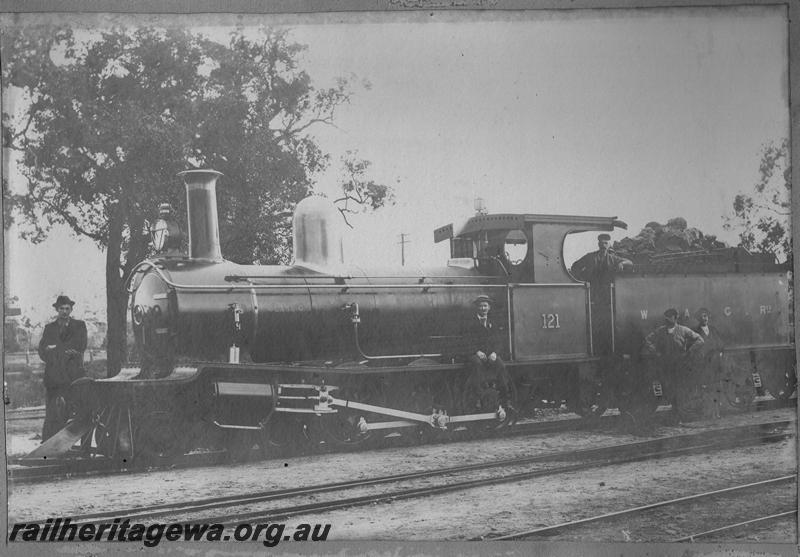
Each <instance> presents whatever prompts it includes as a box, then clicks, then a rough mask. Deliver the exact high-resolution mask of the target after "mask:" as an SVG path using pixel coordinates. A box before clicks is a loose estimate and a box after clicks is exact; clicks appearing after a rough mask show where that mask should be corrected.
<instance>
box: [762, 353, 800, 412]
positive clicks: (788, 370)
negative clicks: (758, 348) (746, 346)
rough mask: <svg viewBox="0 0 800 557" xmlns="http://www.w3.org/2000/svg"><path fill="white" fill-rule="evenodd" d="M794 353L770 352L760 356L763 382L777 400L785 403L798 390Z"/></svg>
mask: <svg viewBox="0 0 800 557" xmlns="http://www.w3.org/2000/svg"><path fill="white" fill-rule="evenodd" d="M792 359H793V354H792V353H785V352H784V353H774V352H769V353H766V354H762V355H759V357H758V369H759V371H760V373H761V381H762V383H763V385H764V387H765V388H766V390H767V391H769V394H770V395H772V398H774V399H775V400H778V401H781V402H785V401H787V400H789V398H790V397H791V396H792V394H793V393H794V391H795V389H796V388H797V372H796V369H795V365H794V362H793V361H792Z"/></svg>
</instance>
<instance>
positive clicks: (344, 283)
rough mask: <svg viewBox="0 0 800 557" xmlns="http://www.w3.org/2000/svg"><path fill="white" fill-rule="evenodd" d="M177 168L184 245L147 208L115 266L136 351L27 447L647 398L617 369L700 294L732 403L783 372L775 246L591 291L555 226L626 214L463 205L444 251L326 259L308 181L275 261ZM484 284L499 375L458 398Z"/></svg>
mask: <svg viewBox="0 0 800 557" xmlns="http://www.w3.org/2000/svg"><path fill="white" fill-rule="evenodd" d="M181 176H182V178H183V180H184V182H185V186H186V196H187V197H186V198H187V210H188V254H187V253H184V251H183V250H182V248H181V246H182V245H183V243H184V238H183V237H182V234H181V231H180V230H179V228H178V226H177V225H176V224H175V223H174V222H172V220H171V218H170V216H169V214H168V212H167V211H166V210H165V212H164V213H163V214H162V219H160V220H159V221H158V222H157V223H156V225H155V226H154V227H153V231H152V233H153V243H154V246H155V248H156V249H157V250H158V255H157V256H156V257H154V258H152V259H148V260H145V261H142V262H141V263H140V264H139V265H138V266H137V267H136V268H135V269H134V271H133V273H132V275H131V277H130V279H129V293H130V311H131V323H132V327H133V332H134V336H135V339H136V353H137V354H138V355H139V358H140V362H139V363H138V365H136V366H135V367H130V368H125V369H123V370H122V372H121V373H120V374H119V375H117V376H115V377H112V378H109V379H100V380H93V379H81V380H79V381H78V382H76V384H75V385H73V390H74V393H75V397H74V398H75V400H76V401H78V405H79V408H80V412H79V414H78V416H77V418H76V419H74V420H73V421H72V422H71V423H70V424H69V425H68V426H67V428H65V430H63V431H62V432H61V433H59V434H58V435H57V436H56V437H54V438H53V439H51V440H48V441H47V442H46V443H44V444H43V445H42V446H41V447H39V448H38V449H37V450H36V451H35V452H34V453H33V454H32V455H31V456H48V455H55V454H58V453H60V452H63V451H64V450H65V449H66V448H68V447H69V446H72V445H73V444H74V443H75V442H76V441H77V440H78V439H80V438H83V439H84V443H83V444H84V448H85V450H87V451H91V452H93V453H99V454H103V455H106V456H110V457H115V458H132V457H136V458H138V457H141V456H147V457H151V456H154V455H157V456H165V455H175V454H179V453H182V451H184V450H187V449H190V448H194V447H204V446H209V445H214V444H222V445H224V446H227V447H228V448H229V449H231V448H233V447H234V446H241V447H251V446H253V444H254V443H255V444H256V445H258V446H261V447H264V448H266V449H271V448H278V447H282V446H285V445H287V444H293V443H297V442H298V440H303V439H308V438H313V439H324V440H325V441H326V442H329V443H336V444H343V445H357V444H360V443H363V442H365V441H367V440H369V439H370V438H375V437H379V436H386V435H388V434H392V435H397V434H398V432H399V433H401V434H402V433H405V434H410V435H412V436H415V437H417V436H426V435H429V434H431V433H435V432H437V431H445V430H454V429H459V428H466V429H478V430H485V429H490V430H491V429H495V428H502V427H505V426H507V425H509V424H510V423H512V422H513V421H514V420H515V419H516V418H517V417H518V416H519V415H520V414H525V413H529V412H530V411H531V409H533V408H536V407H540V406H542V405H553V404H555V405H564V404H565V405H566V406H567V407H568V408H569V409H571V410H572V411H574V412H577V413H578V414H581V415H583V416H587V417H589V416H593V415H599V414H602V413H603V412H604V411H605V410H606V408H607V407H609V406H610V405H614V404H617V405H619V406H622V405H623V403H625V402H626V401H624V400H622V398H624V396H629V397H630V396H636V397H645V398H648V400H651V399H652V400H654V401H657V395H658V392H657V390H656V392H653V391H652V390H649V391H647V392H637V393H636V394H635V395H630V393H628V395H625V393H626V391H625V389H624V388H620V387H619V385H620V383H621V382H622V383H624V378H625V377H626V376H625V373H626V372H630V371H631V370H634V371H635V370H636V368H637V367H638V365H639V363H640V362H639V359H638V354H639V351H640V348H641V342H642V339H643V338H644V336H645V335H646V333H648V332H649V331H651V330H652V329H654V328H655V327H656V326H657V325H658V324H660V315H661V311H663V309H665V308H667V307H678V308H679V309H680V310H681V311H682V312H683V316H684V319H683V320H684V321H685V320H686V319H687V318H688V317H689V316H690V313H691V312H692V311H693V310H694V309H696V308H698V307H700V306H705V307H707V308H710V309H711V311H712V312H713V314H714V315H715V324H716V325H717V327H718V328H719V329H720V331H721V332H722V334H723V336H724V337H725V339H726V354H728V355H729V357H728V365H727V368H726V374H725V383H726V390H727V392H729V394H730V396H729V400H730V401H731V402H732V403H733V404H739V405H743V404H746V403H747V402H748V401H749V400H752V396H753V395H754V394H755V389H756V388H758V387H762V388H766V389H768V390H769V391H770V392H772V393H773V394H775V395H776V396H780V397H788V396H789V395H790V394H791V392H792V390H793V389H794V381H795V379H794V372H793V362H794V348H793V345H792V332H791V316H790V314H789V306H790V304H789V299H788V292H789V289H788V279H787V270H786V269H785V268H784V267H782V266H780V265H777V264H775V263H774V261H769V260H766V261H765V260H762V259H759V258H755V259H753V258H752V257H750V258H748V257H747V256H748V254H746V253H743V254H742V255H741V257H734V258H728V259H724V258H723V260H715V259H714V258H713V257H711V256H708V257H711V259H710V260H706V261H702V262H701V264H700V265H699V266H698V265H697V264H696V262H695V263H693V264H692V265H691V266H689V267H686V266H684V267H681V266H680V265H678V266H677V267H676V266H675V265H674V262H673V265H672V267H670V268H664V267H663V265H662V266H661V267H658V266H652V265H650V266H648V265H646V264H642V265H636V266H635V267H634V269H633V270H632V271H631V272H628V273H625V274H622V275H620V276H618V277H617V278H616V280H615V283H614V284H612V285H610V286H609V290H610V291H609V292H608V295H607V296H600V297H593V296H592V295H591V288H592V285H590V284H589V283H585V282H580V281H578V280H576V279H575V278H574V277H573V276H572V275H571V274H570V272H569V271H568V269H567V267H566V265H565V263H564V261H563V254H562V251H563V245H564V241H565V238H566V237H567V236H568V235H569V234H574V233H579V232H587V231H612V230H614V229H615V228H626V225H625V223H624V222H622V221H619V220H617V219H616V217H585V216H566V215H538V214H519V215H518V214H477V215H475V216H473V217H472V218H470V219H468V220H467V221H466V222H465V223H463V224H462V225H459V226H454V225H453V224H449V225H447V226H443V227H441V228H439V229H437V230H435V231H434V241H435V242H441V241H449V243H450V252H451V253H450V255H451V258H450V259H449V261H448V262H447V264H446V265H444V266H441V267H436V268H429V269H424V270H421V271H412V270H409V269H407V268H405V267H401V268H392V269H364V268H361V267H358V266H355V265H348V264H345V262H344V258H343V255H342V248H341V246H342V238H341V234H340V233H339V231H338V225H339V221H340V219H341V216H340V215H339V213H338V211H337V210H336V209H335V207H333V205H331V204H330V203H329V202H328V201H327V200H325V199H324V198H320V197H311V198H307V199H305V200H303V201H302V202H301V203H299V204H298V205H297V208H296V211H295V214H294V218H293V233H294V237H293V248H294V264H293V265H290V266H259V265H239V264H235V263H232V262H229V261H226V260H225V259H224V258H223V257H222V254H221V248H220V242H219V232H218V221H217V203H216V191H215V190H216V181H217V178H218V176H220V174H219V173H218V172H215V171H212V170H192V171H186V172H183V173H182V174H181ZM486 295H488V296H489V297H490V298H491V299H492V300H493V301H494V307H493V318H494V320H495V322H499V323H501V327H500V328H501V330H502V335H503V339H504V341H503V342H504V348H505V350H504V352H505V353H504V354H502V355H501V356H502V357H503V358H504V359H505V360H506V362H507V369H508V371H509V373H510V376H511V378H512V385H511V391H512V392H511V393H510V400H509V401H508V402H505V403H504V404H500V403H497V404H496V405H494V406H492V407H489V408H486V407H484V408H483V409H482V410H481V411H480V412H475V411H474V409H472V408H469V407H467V405H465V403H464V400H465V399H466V397H467V396H468V395H469V394H470V393H465V392H464V391H465V388H466V387H465V384H466V383H465V380H466V375H465V374H466V368H465V365H464V356H465V353H464V350H463V342H461V341H462V340H463V339H462V338H461V334H462V333H461V324H462V323H463V322H464V320H465V319H468V318H469V316H470V315H473V314H474V311H473V310H472V300H474V299H475V298H476V297H478V296H486ZM593 299H607V300H609V302H608V303H607V304H598V303H596V301H595V303H593ZM597 323H605V324H607V326H605V327H598V326H597ZM642 365H644V364H642ZM615 396H616V397H617V400H615ZM627 402H630V401H627ZM504 406H505V407H504Z"/></svg>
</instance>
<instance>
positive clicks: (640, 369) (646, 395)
mask: <svg viewBox="0 0 800 557" xmlns="http://www.w3.org/2000/svg"><path fill="white" fill-rule="evenodd" d="M656 375H657V374H656V372H655V365H654V364H653V363H652V362H650V361H643V362H640V363H638V364H630V363H629V364H626V365H625V366H624V367H623V368H622V371H621V373H620V381H619V385H618V386H617V393H616V398H617V406H618V408H619V412H620V415H621V416H622V417H623V418H627V419H628V420H630V421H632V422H633V424H634V425H635V426H637V427H641V426H644V425H645V424H647V423H649V422H650V421H652V419H653V416H654V415H655V412H656V409H657V408H658V405H659V403H660V402H661V400H662V398H663V385H661V388H662V394H661V395H660V396H659V395H657V393H656V390H655V389H656V385H655V381H656V380H655V377H656ZM659 384H660V383H659Z"/></svg>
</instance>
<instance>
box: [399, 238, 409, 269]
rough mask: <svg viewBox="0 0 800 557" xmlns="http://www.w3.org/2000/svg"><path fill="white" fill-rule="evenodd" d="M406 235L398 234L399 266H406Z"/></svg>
mask: <svg viewBox="0 0 800 557" xmlns="http://www.w3.org/2000/svg"><path fill="white" fill-rule="evenodd" d="M408 236H409V235H408V234H406V233H405V232H401V233H400V241H399V242H398V243H399V244H400V265H402V266H403V267H405V266H406V244H407V243H408Z"/></svg>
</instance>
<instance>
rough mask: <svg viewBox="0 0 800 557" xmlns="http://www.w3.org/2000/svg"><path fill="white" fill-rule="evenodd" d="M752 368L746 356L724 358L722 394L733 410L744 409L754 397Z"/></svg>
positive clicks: (738, 355)
mask: <svg viewBox="0 0 800 557" xmlns="http://www.w3.org/2000/svg"><path fill="white" fill-rule="evenodd" d="M751 370H752V367H751V363H750V357H749V355H747V354H737V355H734V356H730V357H727V356H726V357H725V359H724V363H723V373H722V394H723V396H724V398H725V400H726V401H727V402H728V404H729V405H730V406H732V407H734V408H739V409H745V408H747V407H749V406H750V404H751V403H752V402H753V399H755V397H756V389H755V386H754V385H753V378H752V375H751V373H752V371H751Z"/></svg>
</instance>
